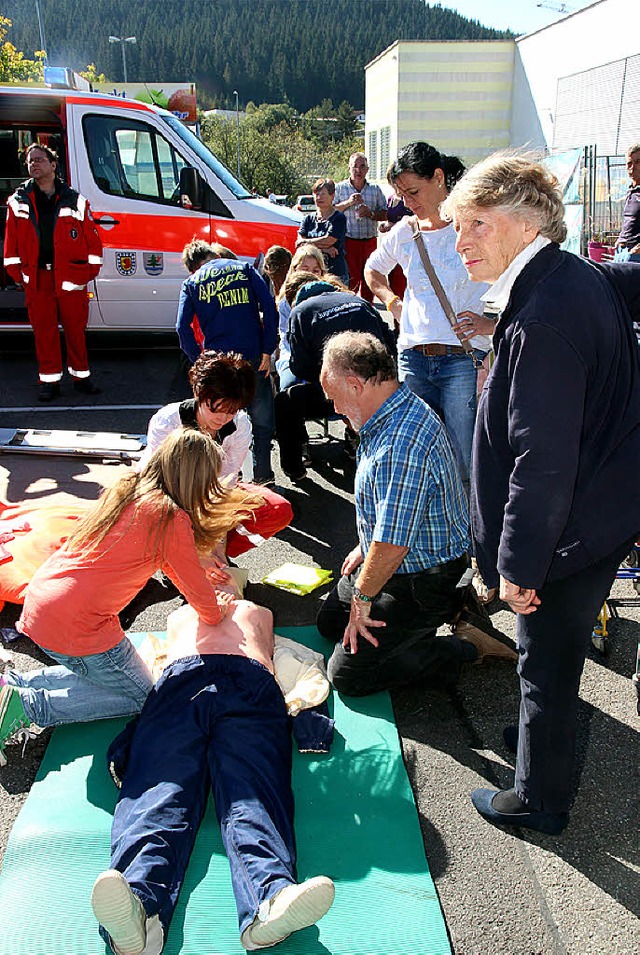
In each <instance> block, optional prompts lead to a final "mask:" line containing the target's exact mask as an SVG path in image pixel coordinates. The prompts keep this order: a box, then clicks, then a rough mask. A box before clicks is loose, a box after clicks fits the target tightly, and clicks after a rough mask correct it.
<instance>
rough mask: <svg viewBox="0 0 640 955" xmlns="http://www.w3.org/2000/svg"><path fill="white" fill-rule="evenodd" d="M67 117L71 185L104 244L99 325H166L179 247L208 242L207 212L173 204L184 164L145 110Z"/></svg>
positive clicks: (175, 289) (171, 320)
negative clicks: (74, 182) (74, 176)
mask: <svg viewBox="0 0 640 955" xmlns="http://www.w3.org/2000/svg"><path fill="white" fill-rule="evenodd" d="M74 114H75V115H74V117H73V125H74V145H75V148H76V151H77V152H76V159H77V172H78V181H79V188H80V191H81V192H82V193H83V195H85V196H86V197H87V198H88V199H89V200H90V202H91V209H92V213H93V218H94V221H95V222H96V224H97V226H98V232H99V234H100V238H101V239H102V243H103V248H104V253H103V258H104V265H103V267H102V269H101V271H100V274H99V276H98V278H97V280H96V294H97V301H98V308H99V315H100V318H101V322H102V326H103V327H104V326H108V327H111V328H122V329H126V328H131V329H134V328H149V329H162V328H167V329H168V328H172V327H173V326H174V325H175V320H176V311H177V304H178V297H179V294H180V285H181V283H182V281H183V280H184V278H185V277H186V272H185V270H184V266H183V265H182V262H181V259H180V256H181V252H182V249H183V248H184V246H185V244H186V243H187V242H189V241H190V239H192V238H194V237H196V238H199V239H204V240H205V241H207V242H208V241H211V222H210V217H209V214H208V213H206V212H200V211H195V210H193V209H185V208H182V206H181V205H180V195H179V188H178V187H179V180H180V170H181V169H182V168H183V167H184V166H186V165H191V164H192V163H191V162H190V161H187V159H186V158H185V156H184V155H183V154H182V153H181V152H180V150H179V149H178V148H177V147H176V146H175V145H174V144H173V143H171V142H170V141H169V140H168V139H167V138H166V137H165V136H163V135H162V132H161V130H160V129H159V128H158V126H157V125H155V123H154V121H153V120H154V119H155V117H153V115H152V114H146V115H145V113H144V112H142V111H140V112H139V113H136V112H134V111H133V110H131V111H126V110H123V109H111V108H109V107H106V108H105V107H103V106H100V108H99V111H98V110H97V109H96V110H91V108H90V106H85V107H84V108H83V109H81V108H80V107H76V108H75V109H74ZM138 117H139V118H138ZM83 151H84V155H83Z"/></svg>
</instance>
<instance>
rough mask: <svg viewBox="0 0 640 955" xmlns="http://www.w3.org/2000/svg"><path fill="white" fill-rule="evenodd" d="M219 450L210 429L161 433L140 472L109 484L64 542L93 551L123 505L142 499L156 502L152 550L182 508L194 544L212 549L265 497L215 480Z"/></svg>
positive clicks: (158, 550)
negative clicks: (156, 446) (163, 436)
mask: <svg viewBox="0 0 640 955" xmlns="http://www.w3.org/2000/svg"><path fill="white" fill-rule="evenodd" d="M221 462H222V456H221V453H220V450H219V449H218V446H217V444H216V442H215V441H214V439H213V438H212V437H211V435H210V434H207V433H205V432H203V431H198V430H196V429H195V428H179V429H177V430H176V431H173V432H172V433H171V434H170V435H168V437H166V438H165V439H164V441H163V442H162V444H160V445H159V447H158V448H157V449H156V450H155V451H154V453H153V454H152V455H151V457H150V458H149V461H148V462H147V464H146V465H145V466H144V467H143V468H142V470H141V471H139V472H133V473H131V474H127V475H125V476H124V477H122V478H121V479H120V480H119V481H118V482H117V483H116V484H114V485H113V487H111V488H108V489H107V490H106V491H105V492H104V493H103V494H102V496H101V498H100V500H99V501H98V502H97V504H96V505H95V506H94V507H93V508H92V509H91V511H89V513H88V514H87V516H86V517H84V518H83V519H82V520H81V521H80V523H79V524H78V527H77V529H76V530H75V531H74V533H73V534H72V535H71V536H70V537H69V539H68V541H67V544H66V546H67V548H74V549H76V548H77V549H81V550H87V551H91V550H93V549H95V548H96V547H97V546H98V544H100V542H101V541H102V540H104V538H105V536H106V535H107V534H108V533H109V531H110V530H111V529H112V528H113V527H114V526H115V525H116V524H117V523H118V521H119V520H120V518H121V517H122V514H123V513H124V511H125V509H126V508H127V507H129V505H131V504H132V505H133V506H134V508H135V509H136V510H137V509H138V508H139V507H140V506H142V505H143V504H144V503H147V502H148V503H152V504H155V505H156V507H157V517H156V516H154V518H153V520H152V521H151V522H150V527H149V539H150V540H151V539H152V535H153V545H152V547H153V553H154V555H158V554H160V553H162V545H163V540H164V536H165V532H166V529H167V527H168V525H169V523H170V522H171V521H172V520H173V518H174V517H175V515H176V513H177V511H179V510H182V511H185V513H186V514H187V515H188V517H189V520H190V521H191V526H192V528H193V535H194V538H195V543H196V547H197V549H198V550H199V551H201V552H207V551H209V550H211V548H212V547H214V546H215V544H217V543H218V542H219V541H220V540H221V539H223V538H224V536H225V534H227V532H228V531H230V530H231V529H232V528H234V527H236V525H238V524H240V523H241V522H242V521H243V520H246V519H247V518H249V517H250V516H251V514H252V512H253V511H254V510H255V509H256V508H257V507H260V505H261V504H263V503H264V501H263V499H262V498H261V497H260V496H259V495H257V494H247V493H245V492H244V491H241V490H239V489H236V488H226V487H224V486H223V485H222V484H221V483H220V481H219V475H220V467H221Z"/></svg>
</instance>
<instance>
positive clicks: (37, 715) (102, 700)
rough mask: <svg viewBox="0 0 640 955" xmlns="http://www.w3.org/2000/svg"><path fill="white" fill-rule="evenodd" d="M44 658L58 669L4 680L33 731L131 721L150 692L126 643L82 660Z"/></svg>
mask: <svg viewBox="0 0 640 955" xmlns="http://www.w3.org/2000/svg"><path fill="white" fill-rule="evenodd" d="M45 652H46V654H47V655H48V656H50V657H51V658H52V659H53V660H56V661H57V662H58V663H59V664H60V666H54V667H43V669H41V670H34V671H32V672H31V673H17V672H16V671H15V670H10V671H9V673H8V674H7V682H8V683H9V684H10V685H11V686H14V687H16V688H17V690H18V692H19V694H20V700H21V702H22V705H23V707H24V711H25V713H26V715H27V717H28V718H29V719H30V720H31V722H32V723H35V724H36V726H59V725H61V724H63V723H87V722H89V721H90V720H102V719H112V718H114V717H117V716H133V715H134V714H135V713H139V712H140V710H141V709H142V707H143V706H144V701H145V700H146V698H147V695H148V693H149V690H150V689H151V687H152V686H153V677H152V676H151V673H150V672H149V670H148V669H147V667H146V666H145V664H144V663H143V661H142V660H141V658H140V657H139V656H138V654H137V652H136V649H135V647H134V646H133V644H132V643H131V641H130V640H129V639H128V638H127V637H124V638H123V639H122V640H121V641H120V643H118V644H116V646H115V647H113V648H112V649H111V650H105V652H104V653H92V654H90V655H89V656H86V657H69V656H65V655H64V654H62V653H54V652H53V650H46V651H45Z"/></svg>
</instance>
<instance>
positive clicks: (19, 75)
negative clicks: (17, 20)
mask: <svg viewBox="0 0 640 955" xmlns="http://www.w3.org/2000/svg"><path fill="white" fill-rule="evenodd" d="M12 25H13V24H12V21H11V20H9V18H8V17H3V16H1V15H0V83H25V82H26V83H33V82H42V79H43V75H44V73H43V63H44V58H45V53H44V51H43V50H36V52H35V54H34V56H35V60H28V59H27V58H26V57H25V55H24V53H21V52H20V50H17V49H16V47H15V46H14V45H13V43H9V41H8V40H5V37H6V35H7V33H8V32H9V30H10V28H11V26H12Z"/></svg>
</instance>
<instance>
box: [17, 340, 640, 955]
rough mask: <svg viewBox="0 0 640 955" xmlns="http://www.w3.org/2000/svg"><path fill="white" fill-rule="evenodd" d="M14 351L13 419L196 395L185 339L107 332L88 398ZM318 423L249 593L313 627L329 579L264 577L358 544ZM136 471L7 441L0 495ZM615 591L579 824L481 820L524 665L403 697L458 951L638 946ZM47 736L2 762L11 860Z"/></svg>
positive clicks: (585, 685)
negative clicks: (480, 793)
mask: <svg viewBox="0 0 640 955" xmlns="http://www.w3.org/2000/svg"><path fill="white" fill-rule="evenodd" d="M0 347H1V351H0V428H14V427H18V428H43V429H51V428H58V429H71V430H91V431H116V432H119V433H142V432H144V431H145V430H146V424H147V421H148V419H149V417H150V415H151V414H152V412H153V410H154V409H155V408H157V407H159V406H160V405H163V404H165V403H167V402H168V401H172V400H179V399H182V398H184V397H187V396H188V385H187V379H186V375H185V371H184V366H183V364H182V362H181V360H180V354H179V352H178V350H177V348H176V347H175V346H174V344H173V341H172V339H167V338H158V337H156V336H153V335H149V336H138V337H137V338H135V339H132V338H115V337H113V336H112V337H111V338H110V339H108V340H106V339H98V338H95V337H93V338H92V339H91V346H90V347H91V354H92V367H93V370H94V377H95V381H96V383H97V384H98V385H99V386H100V387H101V389H102V393H101V394H99V395H96V396H91V397H85V396H80V395H77V394H75V393H74V392H73V390H72V389H71V387H70V384H69V383H68V381H67V382H64V383H63V395H62V397H61V398H60V399H59V400H58V401H56V402H54V403H53V404H52V405H38V402H37V401H36V400H35V393H36V388H35V382H36V366H35V360H34V357H33V348H32V343H31V339H30V336H29V335H26V336H10V337H8V338H6V339H5V338H4V337H3V340H2V345H1V346H0ZM310 430H311V432H312V434H313V435H314V437H313V440H312V443H311V454H312V458H313V468H312V470H310V472H309V479H308V480H307V481H305V482H304V483H303V484H301V485H300V486H298V487H294V486H293V485H291V484H290V482H288V481H287V479H286V478H285V477H284V476H282V475H281V474H279V473H278V475H277V476H278V479H279V482H280V486H281V488H282V493H284V494H285V495H286V496H287V497H288V498H289V500H291V502H292V504H293V507H294V520H293V522H292V524H291V526H290V527H288V528H287V529H286V530H285V531H283V532H282V534H280V535H279V538H278V539H277V540H276V539H274V540H271V541H268V542H267V543H266V544H264V545H263V546H262V547H260V548H258V549H257V550H255V551H253V552H251V553H250V554H248V555H245V556H244V557H241V558H239V560H238V563H239V564H240V565H242V566H245V567H247V569H248V571H249V581H250V583H249V586H248V589H247V593H246V596H247V597H248V598H249V599H252V600H255V601H256V602H258V603H261V604H264V605H266V606H268V607H269V608H270V609H271V610H272V611H273V613H274V616H275V621H276V627H277V626H278V625H281V626H290V625H296V624H300V625H304V624H311V623H313V622H314V619H315V613H316V609H317V603H318V597H319V596H320V597H321V596H322V594H323V593H326V591H327V590H328V588H324V589H323V590H321V591H319V592H317V593H316V594H312V595H309V596H307V597H302V598H301V597H295V596H293V595H290V594H286V593H283V592H281V591H278V590H274V589H273V588H270V587H267V586H265V585H263V584H261V583H260V581H261V579H262V577H264V575H265V574H266V573H268V572H269V571H270V570H272V569H273V568H275V567H277V566H278V565H279V564H281V563H283V562H284V561H285V560H292V561H297V562H301V563H313V564H315V565H317V566H320V567H324V568H328V569H331V570H332V571H333V572H334V574H337V573H338V572H339V568H340V565H341V563H342V559H343V557H344V555H345V554H346V553H347V552H348V550H350V549H351V547H352V546H353V545H354V543H355V540H356V536H355V524H354V511H353V497H352V488H353V473H352V471H351V470H350V468H349V466H348V465H347V463H346V460H345V458H344V455H343V447H342V442H341V440H340V437H341V432H342V427H341V426H340V425H339V424H332V426H331V436H330V439H326V438H324V437H323V436H322V430H321V428H320V427H319V426H316V425H311V428H310ZM276 457H277V455H276V454H275V453H274V460H275V459H276ZM124 467H125V465H122V464H103V463H100V462H93V463H92V462H90V461H87V460H86V459H82V458H61V457H32V456H29V455H17V454H1V453H0V498H2V499H4V500H8V501H11V502H14V501H18V500H24V499H37V498H52V497H55V498H57V499H59V500H64V496H65V495H66V494H74V495H76V496H80V497H83V498H86V499H94V498H95V497H96V496H97V494H98V492H99V489H100V487H101V486H102V485H103V484H106V483H111V482H112V481H113V480H114V479H115V477H117V475H118V473H120V472H121V471H122V470H123V468H124ZM540 507H541V509H542V508H544V501H541V502H540ZM614 595H615V596H616V597H618V598H621V599H622V600H623V602H625V603H626V602H627V601H628V602H629V605H625V606H622V607H620V608H619V611H618V612H619V619H615V620H612V621H610V623H609V630H610V641H609V644H610V652H609V656H608V657H607V658H606V659H605V658H603V657H601V656H600V655H598V654H596V653H595V652H594V653H593V655H592V656H591V657H590V658H589V659H588V660H587V664H586V667H585V672H584V676H583V680H582V685H581V702H580V712H579V740H578V753H577V761H576V787H578V785H579V790H578V793H577V798H576V802H575V806H574V809H573V811H572V813H571V822H570V825H569V827H568V829H567V830H566V831H565V832H564V833H563V834H562V835H561V836H559V837H550V836H544V835H535V834H525V833H523V832H519V831H518V830H515V829H514V830H511V831H509V832H506V831H501V830H499V829H496V828H494V827H492V826H490V825H488V824H487V823H486V822H484V821H483V820H482V819H481V818H480V817H479V816H478V815H477V813H476V812H475V810H474V809H473V807H472V806H471V803H470V801H469V793H470V791H471V790H472V789H474V788H475V787H477V786H485V785H488V786H498V787H505V786H509V785H511V783H512V778H513V757H512V756H511V754H510V753H509V751H508V750H507V749H506V748H505V746H504V743H503V741H502V729H503V727H504V726H505V725H508V724H511V723H514V722H515V721H516V720H517V709H518V698H519V694H518V685H517V679H516V674H515V671H514V669H513V668H512V667H511V666H510V665H508V664H505V663H502V662H498V663H493V664H491V663H489V664H486V665H484V666H480V667H474V666H470V667H468V668H467V670H466V672H465V673H464V674H463V676H462V679H461V681H460V683H459V686H458V688H457V690H456V691H455V692H454V693H448V694H447V693H442V692H439V691H437V690H433V689H426V688H424V687H419V686H414V687H412V688H410V689H406V690H403V691H401V692H396V693H395V694H394V695H393V704H394V709H395V713H396V720H397V726H398V731H399V733H400V736H401V739H402V745H403V752H404V758H405V763H406V766H407V771H408V773H409V777H410V779H411V783H412V787H413V791H414V794H415V798H416V803H417V808H418V814H419V818H420V824H421V827H422V833H423V837H424V844H425V851H426V855H427V859H428V861H429V865H430V867H431V871H432V873H433V875H434V878H435V881H436V886H437V889H438V893H439V896H440V901H441V904H442V907H443V910H444V914H445V919H446V923H447V927H448V930H449V933H450V937H451V944H452V951H453V952H454V953H455V955H490V953H505V955H637V953H640V932H639V921H638V916H639V915H640V878H639V873H640V856H639V852H638V849H639V844H638V818H639V813H638V732H637V731H638V722H639V718H638V715H637V712H636V697H635V693H634V688H633V685H632V683H631V681H630V676H631V674H632V672H633V670H634V667H635V657H636V648H637V644H638V640H639V639H640V598H637V599H636V596H637V595H636V594H635V592H634V591H633V589H632V587H631V585H630V584H629V583H628V582H618V583H616V585H615V588H614ZM180 602H181V599H180V597H179V596H178V595H177V593H176V592H175V591H174V590H171V589H168V588H166V587H164V586H163V585H162V584H161V583H160V582H159V581H156V580H154V581H152V582H151V583H150V584H149V585H148V586H147V588H145V590H144V591H143V592H142V593H141V594H140V596H139V598H137V599H136V601H134V603H133V605H132V606H131V607H130V608H129V610H128V619H127V623H128V625H129V626H130V627H131V629H133V630H145V631H146V630H162V629H164V625H165V621H166V617H167V614H168V613H169V612H170V611H171V610H172V609H174V608H175V607H177V606H178V605H179V604H180ZM491 613H492V620H493V623H494V625H496V626H497V627H499V628H500V629H501V630H502V631H503V632H504V633H505V634H506V635H507V636H509V637H513V635H514V629H515V628H514V616H513V614H512V613H511V612H510V611H509V610H508V609H507V608H506V607H505V606H504V605H501V604H500V603H499V602H498V604H497V605H496V606H492V607H491ZM18 614H19V608H18V607H17V606H15V605H13V604H7V605H6V606H5V608H4V610H3V611H2V612H1V613H0V626H2V627H8V626H12V624H13V623H14V622H15V620H16V619H17V617H18ZM327 649H329V648H327ZM12 652H13V653H14V659H15V665H16V666H17V667H18V668H19V669H28V668H33V667H35V666H37V665H39V663H40V662H41V661H44V656H43V655H42V654H40V653H39V651H38V650H37V649H36V648H35V647H34V645H33V644H32V643H31V642H30V641H29V640H27V639H26V638H22V639H20V640H19V641H18V642H17V643H16V644H14V645H13V647H12ZM49 733H50V731H48V730H45V731H44V732H43V733H42V734H41V735H40V736H39V738H38V739H37V740H35V741H33V742H31V743H29V744H28V745H27V747H26V749H25V752H24V756H23V757H22V758H21V753H20V750H19V748H17V747H12V748H11V749H10V751H9V761H8V765H7V766H6V767H5V768H4V769H0V860H1V858H2V854H3V852H4V848H5V846H6V842H7V839H8V836H9V832H10V829H11V825H12V823H13V820H14V819H15V817H16V815H17V813H18V812H19V810H20V807H21V805H22V803H23V802H24V800H25V798H26V796H27V794H28V792H29V788H30V786H31V784H32V782H33V778H34V776H35V773H36V771H37V767H38V764H39V761H40V759H41V757H42V753H43V752H44V748H45V747H46V744H47V741H48V737H49ZM331 824H332V825H336V824H339V820H332V821H331ZM380 904H381V905H384V899H381V900H380ZM345 931H348V927H346V928H345ZM43 955H44V953H43ZM202 955H207V953H205V952H203V953H202ZM353 955H366V953H365V952H357V953H356V952H354V953H353ZM389 955H393V953H389ZM412 955H429V952H428V951H426V950H425V951H423V952H416V953H412Z"/></svg>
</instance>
